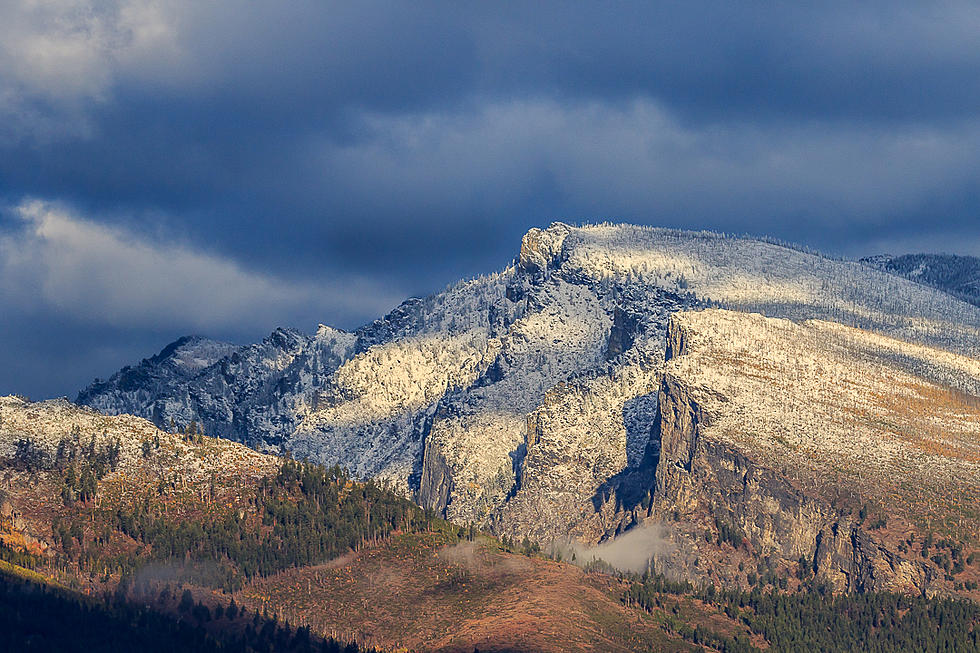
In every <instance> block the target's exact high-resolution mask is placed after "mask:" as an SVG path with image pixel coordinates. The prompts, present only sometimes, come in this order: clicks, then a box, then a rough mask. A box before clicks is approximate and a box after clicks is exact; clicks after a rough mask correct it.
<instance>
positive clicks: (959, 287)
mask: <svg viewBox="0 0 980 653" xmlns="http://www.w3.org/2000/svg"><path fill="white" fill-rule="evenodd" d="M861 262H862V263H865V264H867V265H871V266H873V267H876V268H879V269H881V270H885V271H886V272H891V273H893V274H897V275H899V276H903V277H905V278H907V279H911V280H912V281H917V282H919V283H923V284H925V285H927V286H932V287H933V288H938V289H940V290H944V291H946V292H948V293H950V294H951V295H953V296H955V297H958V298H959V299H962V300H963V301H965V302H969V303H971V304H973V305H974V306H980V258H977V257H976V256H956V255H953V254H906V255H904V256H887V255H884V256H870V257H868V258H864V259H861Z"/></svg>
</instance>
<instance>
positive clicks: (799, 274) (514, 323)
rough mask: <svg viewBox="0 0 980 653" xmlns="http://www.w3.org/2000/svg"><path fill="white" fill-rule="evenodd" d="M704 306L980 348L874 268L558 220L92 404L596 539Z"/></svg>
mask: <svg viewBox="0 0 980 653" xmlns="http://www.w3.org/2000/svg"><path fill="white" fill-rule="evenodd" d="M709 306H719V307H724V308H730V309H734V310H739V311H757V312H760V313H763V314H766V315H770V316H779V317H786V318H792V319H797V320H799V319H810V318H819V319H823V320H829V321H834V322H839V323H843V324H846V325H851V326H856V327H860V328H863V329H867V330H870V331H872V332H877V333H882V334H886V335H889V336H893V337H896V338H899V339H902V340H905V341H909V342H915V343H921V344H925V345H929V346H932V347H938V348H941V349H944V350H946V351H950V352H956V353H959V354H965V355H970V356H974V357H976V356H977V355H978V351H980V309H978V308H976V307H973V306H970V305H968V304H966V303H963V302H959V301H951V300H950V298H949V296H948V295H946V294H944V293H942V292H939V291H936V290H933V289H931V288H926V287H924V286H922V285H920V284H916V283H913V282H910V281H908V280H905V279H901V278H898V277H896V276H894V275H891V274H888V273H885V272H882V271H878V270H874V269H871V268H869V267H868V266H865V265H861V264H858V263H851V262H843V261H835V260H831V259H827V258H823V257H820V256H817V255H814V254H809V253H805V252H800V251H797V250H794V249H790V248H786V247H782V246H778V245H774V244H771V243H767V242H763V241H758V240H752V239H740V238H728V237H723V236H720V235H717V234H710V233H694V232H680V231H672V230H663V229H650V228H642V227H632V226H628V225H597V226H588V227H570V226H568V225H564V224H560V223H556V224H554V225H552V226H551V227H550V228H548V229H546V230H538V229H533V230H531V231H530V232H528V234H526V235H525V237H524V239H523V241H522V244H521V250H520V254H519V256H518V257H517V258H516V259H515V261H514V263H513V264H512V265H511V266H509V267H507V268H506V269H505V270H503V271H501V272H499V273H496V274H493V275H489V276H486V277H480V278H477V279H473V280H469V281H463V282H460V283H458V284H456V285H454V286H452V287H450V288H448V289H447V290H446V291H444V292H442V293H438V294H435V295H432V296H430V297H427V298H424V299H411V300H408V301H406V302H405V303H404V304H402V305H401V306H399V307H398V308H396V309H395V310H394V311H392V313H390V314H389V315H388V316H386V317H384V318H382V319H380V320H378V321H376V322H374V323H372V324H370V325H367V326H365V327H363V328H361V329H359V330H357V331H356V332H354V333H343V332H339V331H335V330H332V329H329V328H327V327H321V329H320V330H319V331H318V332H317V334H316V335H314V336H304V335H302V334H298V333H296V332H287V331H281V330H280V331H277V332H276V333H274V334H273V335H272V336H270V337H269V338H267V339H266V340H265V341H263V343H260V344H258V345H250V346H246V347H243V348H240V349H238V350H236V351H235V352H233V353H231V354H230V355H227V356H225V357H223V358H221V359H220V360H218V361H216V362H214V363H213V364H211V365H209V366H207V367H205V368H203V369H201V370H200V371H199V372H197V373H196V375H194V376H193V377H192V378H190V379H184V378H177V377H176V375H170V376H169V377H168V378H169V379H170V382H169V384H159V385H148V386H147V387H136V388H133V387H130V386H129V385H128V384H126V383H123V379H122V374H119V375H116V376H114V377H113V378H112V379H110V380H109V381H108V382H105V383H101V384H97V385H94V386H91V387H90V388H88V389H86V390H84V391H82V393H80V395H79V401H80V402H81V403H84V404H86V405H90V406H93V407H97V408H99V409H100V410H103V411H106V412H109V413H126V412H129V413H134V414H138V415H143V416H146V417H148V418H150V419H153V420H154V421H155V422H156V423H157V424H159V425H162V426H165V425H166V424H168V423H169V420H170V419H171V418H173V419H174V420H175V421H176V422H177V423H178V424H186V423H187V422H188V421H190V420H191V419H195V420H197V421H198V422H201V423H203V425H204V427H205V429H206V431H207V432H208V433H209V434H215V435H222V436H225V437H230V438H234V439H237V440H240V441H245V442H249V443H250V444H253V445H256V446H282V447H284V448H286V449H289V450H291V451H293V452H294V453H295V454H296V455H298V456H301V457H302V456H308V457H310V458H311V459H313V460H319V461H323V462H326V463H334V462H337V463H340V464H342V465H344V466H345V467H347V468H349V469H350V470H351V471H352V472H353V473H354V474H355V475H357V476H359V477H369V476H373V477H378V478H382V479H384V480H386V481H388V482H391V483H392V484H393V485H394V486H395V487H397V488H399V489H400V490H401V491H402V492H403V493H405V494H408V495H412V496H413V497H414V498H415V499H416V500H417V501H419V502H420V503H422V504H423V505H425V506H428V507H432V508H435V509H437V510H439V511H440V512H442V513H443V514H445V515H446V516H447V517H449V518H451V519H454V520H456V521H459V522H462V523H465V522H469V521H472V522H476V523H478V524H484V525H489V526H491V527H492V528H494V529H495V530H496V531H497V532H500V533H508V534H513V535H518V536H523V535H525V534H530V535H532V536H534V537H536V538H539V539H548V538H551V537H563V536H565V535H566V534H568V533H572V534H573V535H574V536H576V537H577V538H580V539H583V540H586V541H594V540H597V539H599V538H601V537H603V536H605V535H607V534H609V533H612V532H615V531H616V530H617V529H620V528H622V527H624V524H623V516H622V514H621V511H620V509H619V507H617V505H616V503H615V502H612V501H606V500H604V499H603V497H604V496H613V495H615V494H616V492H617V490H616V487H617V485H618V484H620V483H621V482H623V481H624V480H625V479H626V478H627V477H628V476H629V475H630V474H631V473H632V472H635V471H637V470H641V469H644V468H645V466H646V467H647V468H650V469H652V466H653V465H654V463H655V461H656V460H657V458H658V455H659V452H658V447H659V440H658V439H657V438H656V437H654V429H655V427H656V424H657V416H658V400H657V397H658V392H659V390H660V386H661V380H662V365H663V362H664V351H665V342H666V337H665V336H666V330H667V323H668V319H669V317H670V315H672V314H674V313H675V312H677V311H681V310H688V309H693V308H704V307H709ZM178 349H179V347H178ZM163 358H166V356H163ZM159 368H160V365H159V364H157V366H156V368H155V369H159Z"/></svg>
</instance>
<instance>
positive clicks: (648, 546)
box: [570, 523, 675, 573]
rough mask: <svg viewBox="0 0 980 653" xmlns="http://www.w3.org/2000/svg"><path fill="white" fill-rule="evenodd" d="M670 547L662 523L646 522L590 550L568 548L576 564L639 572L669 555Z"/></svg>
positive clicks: (578, 546)
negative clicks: (601, 564) (598, 565)
mask: <svg viewBox="0 0 980 653" xmlns="http://www.w3.org/2000/svg"><path fill="white" fill-rule="evenodd" d="M674 546H675V545H674V544H673V543H672V542H671V541H670V540H669V539H668V537H667V529H666V528H665V527H664V526H663V524H660V523H647V524H641V525H639V526H637V527H635V528H632V529H630V530H628V531H626V532H625V533H623V534H622V535H619V536H618V537H615V538H613V539H611V540H609V541H607V542H603V543H602V544H598V545H596V546H594V547H591V548H584V547H582V546H580V545H571V546H570V549H571V551H574V553H575V562H576V563H578V564H580V565H587V564H589V563H590V562H592V561H603V562H606V563H608V564H610V565H612V566H613V567H615V568H616V569H619V570H620V571H630V572H634V573H643V572H644V571H647V570H648V569H650V568H651V566H652V565H651V563H652V561H653V560H655V559H656V558H658V557H661V556H664V555H666V554H668V553H670V551H671V550H672V548H673V547H674Z"/></svg>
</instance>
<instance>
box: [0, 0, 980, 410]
mask: <svg viewBox="0 0 980 653" xmlns="http://www.w3.org/2000/svg"><path fill="white" fill-rule="evenodd" d="M978 31H980V8H978V6H977V5H976V4H975V3H972V2H943V3H905V4H903V5H902V6H901V7H896V6H895V5H894V4H893V3H862V4H861V5H860V6H855V5H853V3H836V2H830V3H827V2H821V3H807V2H803V3H792V4H786V5H781V6H771V5H767V6H762V5H759V6H752V5H745V4H732V3H726V2H695V3H687V4H684V5H682V6H681V5H670V4H655V3H654V4H651V3H620V4H617V5H615V6H608V5H602V4H599V5H588V6H580V7H577V8H576V10H575V11H569V8H568V6H567V5H565V4H559V3H550V2H540V3H533V4H530V5H514V6H508V7H499V6H490V5H486V6H484V5H479V4H475V5H473V4H470V5H467V4H459V3H432V4H425V5H418V4H405V3H395V2H370V1H369V2H359V3H331V2H322V1H319V0H316V1H315V0H298V1H297V2H289V3H260V2H232V1H230V0H216V1H215V2H206V3H201V2H190V1H189V0H172V1H169V2H157V1H154V0H111V1H109V2H95V1H94V0H81V1H77V0H76V1H68V0H30V1H28V0H21V1H17V0H14V1H11V2H6V3H3V4H2V5H0V203H2V204H4V205H6V206H8V207H14V208H12V209H10V210H8V211H7V213H6V214H4V215H2V216H0V230H2V232H3V234H5V235H4V236H3V239H4V240H3V242H4V243H5V247H6V249H5V250H4V252H5V253H4V256H5V259H6V260H5V262H4V263H3V264H2V265H3V267H4V270H5V271H6V277H7V280H5V281H4V282H2V287H4V288H5V291H4V292H5V297H6V299H5V301H7V302H12V303H11V304H9V305H6V306H4V309H5V310H4V315H5V317H3V318H0V331H2V332H3V333H7V334H11V335H10V337H15V338H20V339H21V340H22V341H23V342H28V341H29V340H30V339H29V338H27V336H26V335H24V333H23V332H22V331H18V330H17V329H20V327H16V325H17V324H28V323H31V324H34V325H36V328H35V332H38V333H39V332H44V331H45V329H46V328H48V329H52V330H53V329H55V328H56V326H58V325H63V322H64V320H66V319H70V320H71V321H72V325H73V326H72V330H71V333H72V334H76V333H77V334H78V335H69V334H65V335H64V336H63V337H65V338H77V340H76V346H75V349H76V350H81V349H86V348H87V349H88V350H92V351H94V350H106V351H108V350H109V349H112V350H114V351H115V350H116V349H118V348H119V347H120V345H119V342H120V341H121V340H125V341H127V342H128V341H132V342H133V343H134V344H132V345H131V346H129V345H127V346H126V347H123V349H125V350H126V352H128V353H124V352H122V350H119V354H118V356H119V357H118V359H117V361H118V362H120V363H121V362H123V361H125V360H127V359H131V358H134V357H138V355H140V356H141V355H146V354H148V353H150V352H149V351H143V350H139V349H137V348H138V347H144V346H145V345H144V344H135V343H137V341H138V343H147V342H149V343H153V344H152V346H154V347H155V346H156V344H157V343H158V342H159V341H160V340H162V339H163V334H164V333H172V335H174V336H175V335H178V334H179V333H182V332H186V331H205V332H207V333H212V334H226V335H227V336H232V335H233V336H235V337H242V338H253V337H256V335H257V334H258V333H259V329H260V328H264V327H265V326H266V325H270V324H275V323H281V324H293V325H297V326H301V327H303V326H305V325H307V324H311V323H314V322H315V321H324V322H334V323H337V322H339V323H341V324H343V325H345V326H355V325H356V324H357V323H358V322H360V321H364V320H367V319H370V318H371V317H374V316H375V313H374V312H375V311H377V310H378V307H379V306H382V305H387V304H390V303H391V301H392V298H393V297H401V296H404V295H409V294H419V293H424V292H429V291H432V290H434V289H437V288H440V287H442V286H443V285H445V284H446V283H448V282H450V281H452V280H454V279H456V278H459V277H461V276H466V275H472V274H476V273H480V272H485V271H489V270H492V269H499V268H500V267H502V266H503V265H504V264H506V262H507V261H508V260H509V259H510V258H511V257H512V256H513V255H514V253H515V252H516V249H517V245H518V243H519V241H520V236H521V235H522V233H523V232H524V231H526V229H527V228H529V227H530V226H535V225H543V224H547V223H549V222H551V221H552V220H554V219H565V220H568V221H572V222H576V221H588V220H596V219H612V220H624V221H632V222H638V223H645V224H662V225H668V226H678V227H685V226H688V227H692V228H698V229H700V228H712V229H718V230H724V231H729V232H737V233H746V232H747V233H755V234H766V235H770V236H774V237H778V238H782V239H784V240H791V241H798V242H802V243H804V244H807V245H809V246H812V247H816V248H820V249H824V250H827V251H830V252H831V253H835V254H841V255H847V256H858V255H865V254H869V253H877V252H880V251H882V250H883V249H889V250H892V251H894V252H896V253H897V252H902V251H910V250H915V249H920V248H928V249H930V250H934V251H940V250H945V251H953V252H957V253H964V254H980V235H978V234H980V231H978V229H977V222H978V220H977V216H978V214H980V211H978V209H980V182H978V180H980V174H978V173H980V76H978V75H976V70H978V69H980V42H978V40H977V39H976V34H977V33H978ZM32 202H33V203H32ZM26 252H30V254H27V253H26ZM104 260H105V261H111V262H112V265H111V266H110V265H108V264H104V263H103V261H104ZM174 261H180V264H179V265H176V266H172V265H168V264H170V263H172V262H174ZM114 270H125V276H126V277H128V278H130V279H133V280H138V283H136V282H134V283H130V284H129V285H126V284H123V285H120V284H119V283H117V282H116V281H115V279H116V277H114V276H113V274H114V272H113V271H114ZM15 277H16V278H17V279H18V281H17V283H16V284H15V287H12V282H11V281H10V279H13V278H15ZM202 278H208V279H209V280H208V282H207V283H200V282H199V281H200V279H202ZM195 280H197V281H198V282H197V283H195ZM26 288H30V289H31V291H30V293H28V292H27V291H26V290H25V289H26ZM18 289H19V290H18ZM225 289H228V290H225ZM376 295H378V296H380V297H381V298H380V299H377V300H375V301H372V300H369V299H366V298H368V297H372V296H376ZM176 297H181V298H182V302H180V303H182V305H183V306H185V307H186V310H184V311H182V312H181V311H177V312H176V313H174V312H173V311H172V310H171V306H172V305H173V304H175V303H177V302H176V300H174V298H176ZM175 314H176V315H179V316H180V317H174V315H175ZM260 315H261V316H262V318H261V319H260V318H259V317H257V316H260ZM28 316H29V318H28ZM4 320H6V321H4ZM83 325H87V327H85V328H96V326H97V325H102V326H101V327H100V328H102V329H105V328H106V326H107V325H110V326H112V327H113V328H114V329H115V330H114V332H113V333H112V334H111V338H113V340H112V341H111V342H110V341H109V340H108V338H110V335H108V334H107V335H105V336H93V335H91V334H90V333H88V332H87V331H86V332H85V333H83V331H85V329H84V328H83ZM243 325H244V326H243ZM15 327H16V328H15ZM42 327H43V328H42ZM4 330H5V331H4ZM99 333H102V332H101V331H100V332H99ZM17 334H19V335H17ZM151 334H154V335H152V337H151ZM164 342H165V340H164ZM159 344H163V343H159ZM31 356H41V354H40V352H37V351H35V352H33V353H30V352H26V350H25V353H23V354H22V355H20V357H19V358H17V360H16V361H14V360H13V358H11V359H10V360H9V361H8V364H7V366H6V368H5V369H14V368H17V369H21V370H25V369H26V370H30V369H31V365H29V364H28V362H27V361H29V360H30V357H31ZM42 358H43V357H42ZM107 360H108V359H107ZM2 364H3V361H0V365H2ZM84 364H85V363H81V362H80V363H78V365H84ZM114 364H115V363H113V365H114ZM108 371H111V370H94V371H93V373H107V372H108ZM25 374H26V375H27V376H30V375H31V374H35V376H36V377H37V378H36V380H35V381H30V382H28V381H26V380H25V376H24V375H25ZM59 374H61V373H60V372H54V371H52V370H50V369H48V370H39V371H37V372H36V373H33V372H26V373H25V372H20V373H19V376H16V377H15V376H13V375H12V374H6V376H5V373H0V392H5V391H11V390H15V389H17V388H18V387H20V384H23V383H27V384H28V385H31V387H36V388H41V389H42V390H41V391H42V392H49V390H44V388H46V387H48V386H46V385H45V383H46V381H44V380H43V379H55V378H56V377H58V375H59ZM67 384H68V382H67V381H63V382H57V381H51V386H50V387H51V388H55V387H57V388H65V389H63V390H58V391H59V392H64V391H70V388H66V386H67Z"/></svg>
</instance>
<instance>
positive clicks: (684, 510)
mask: <svg viewBox="0 0 980 653" xmlns="http://www.w3.org/2000/svg"><path fill="white" fill-rule="evenodd" d="M668 350H669V361H668V362H667V365H666V371H665V376H664V381H663V385H662V388H661V392H660V405H661V417H660V424H659V428H658V431H659V433H660V436H661V442H662V447H661V452H660V458H659V461H658V465H657V467H656V472H655V475H654V479H653V483H652V484H651V486H650V487H651V498H652V501H651V504H650V505H649V507H643V506H640V507H637V508H636V510H635V513H634V514H636V515H637V516H638V518H639V519H640V520H644V519H653V520H672V521H673V522H674V523H673V524H671V526H670V529H669V540H670V544H669V545H667V546H664V547H663V550H665V551H668V552H669V553H668V554H667V555H661V556H660V564H661V565H662V566H663V569H664V570H665V571H669V572H670V573H671V574H673V575H680V576H684V577H688V578H691V579H695V578H701V577H704V576H705V575H706V574H707V575H709V576H716V577H719V578H720V579H721V580H722V581H723V583H724V584H725V585H726V586H727V585H733V584H734V585H738V584H743V585H744V584H745V583H746V578H745V576H746V574H745V573H739V571H738V569H739V568H741V566H739V567H738V568H736V567H735V565H734V564H733V561H732V560H731V559H730V558H729V559H727V560H726V559H725V557H726V556H733V555H734V556H736V557H739V556H748V557H750V558H754V559H760V558H761V559H765V560H767V561H773V562H775V563H776V564H777V565H779V564H783V565H790V564H792V563H793V562H794V561H796V560H807V561H810V562H809V563H808V565H812V567H810V569H812V571H813V572H815V573H816V574H817V575H818V576H819V577H820V578H823V579H825V580H827V581H828V582H830V583H832V584H833V585H834V586H835V587H836V588H837V589H839V590H890V591H902V592H912V593H922V592H925V591H927V590H928V591H930V592H931V591H937V590H942V591H946V592H950V591H953V590H954V588H959V589H962V588H963V587H964V586H966V585H969V586H970V587H973V588H974V591H973V595H974V598H980V595H978V594H977V593H976V591H975V588H976V585H975V583H976V581H977V580H978V579H980V573H978V572H980V569H977V568H976V566H974V565H970V564H967V563H966V562H964V560H965V559H969V554H970V552H971V551H975V550H977V548H980V542H978V532H980V531H978V528H980V514H978V512H977V506H980V361H978V360H976V359H973V358H967V357H963V356H959V355H956V354H951V353H948V352H944V351H941V350H936V349H931V348H927V347H923V346H920V345H912V344H908V343H905V342H902V341H899V340H895V339H892V338H887V337H883V336H880V335H876V334H872V333H869V332H866V331H861V330H858V329H853V328H850V327H844V326H841V325H838V324H834V323H829V322H823V321H808V322H804V323H802V324H797V323H793V322H789V321H786V320H778V319H773V318H765V317H762V316H761V315H752V314H744V313H735V312H730V311H718V310H708V311H700V312H691V313H683V314H678V315H675V316H674V317H673V318H672V321H671V327H670V336H669V344H668ZM705 532H707V533H710V534H712V537H711V540H712V542H713V541H714V540H717V545H716V544H713V543H710V542H709V543H707V544H706V543H705V537H704V533H705ZM733 533H737V535H732V534H733ZM934 537H935V538H938V540H939V541H941V542H943V544H941V545H939V546H938V547H936V548H933V547H934V544H935V540H933V538H934ZM743 538H744V542H743ZM724 541H730V542H731V543H733V544H734V545H735V549H736V550H735V551H732V552H726V551H725V549H726V548H727V547H723V546H721V545H722V544H723V542H724ZM947 545H948V546H947ZM944 548H949V550H950V551H952V554H949V553H943V549H944ZM950 556H951V557H950ZM745 562H746V563H748V562H749V560H745ZM750 569H751V568H750Z"/></svg>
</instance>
